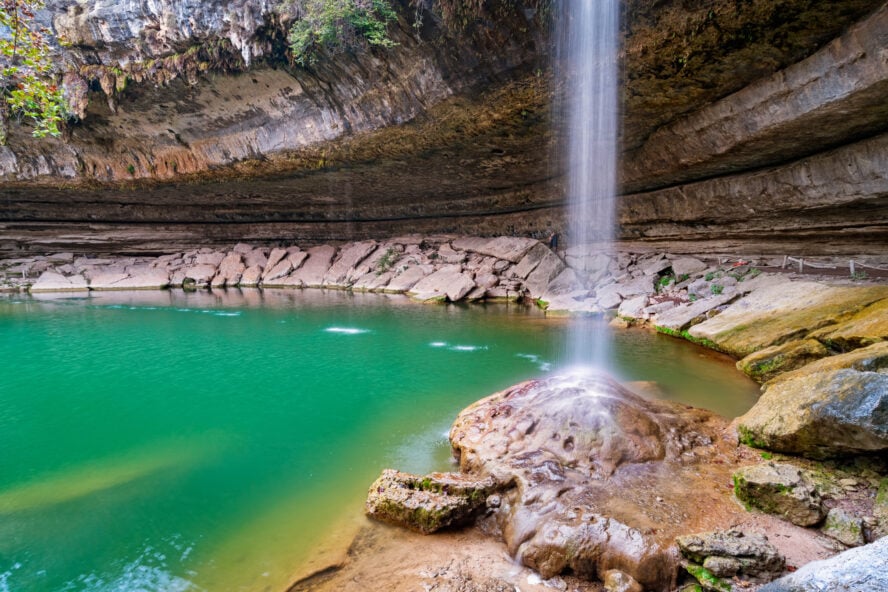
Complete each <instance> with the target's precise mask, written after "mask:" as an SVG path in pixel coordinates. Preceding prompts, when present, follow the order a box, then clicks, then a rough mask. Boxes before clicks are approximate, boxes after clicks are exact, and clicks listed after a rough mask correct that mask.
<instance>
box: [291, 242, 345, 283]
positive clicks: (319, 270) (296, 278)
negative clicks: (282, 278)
mask: <svg viewBox="0 0 888 592" xmlns="http://www.w3.org/2000/svg"><path fill="white" fill-rule="evenodd" d="M335 255H336V247H331V246H330V245H321V246H319V247H312V248H310V249H309V250H308V256H307V258H306V259H305V263H303V264H302V265H301V266H300V267H299V269H297V270H296V271H294V272H293V273H291V274H290V276H289V277H288V281H287V282H286V284H287V285H293V286H302V287H306V288H320V287H321V286H322V285H323V283H324V276H325V275H326V274H327V271H328V270H329V269H330V267H331V265H332V264H333V257H334V256H335Z"/></svg>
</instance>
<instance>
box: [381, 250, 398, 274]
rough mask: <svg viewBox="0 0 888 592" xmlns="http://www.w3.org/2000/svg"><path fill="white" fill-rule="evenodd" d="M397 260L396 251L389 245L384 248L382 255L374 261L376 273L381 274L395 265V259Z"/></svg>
mask: <svg viewBox="0 0 888 592" xmlns="http://www.w3.org/2000/svg"><path fill="white" fill-rule="evenodd" d="M397 260H398V251H396V250H395V249H393V248H391V247H389V248H388V249H386V251H385V253H384V254H383V255H382V257H380V258H379V261H377V262H376V275H382V274H384V273H385V272H387V271H388V270H390V269H391V268H392V267H393V266H394V265H395V261H397Z"/></svg>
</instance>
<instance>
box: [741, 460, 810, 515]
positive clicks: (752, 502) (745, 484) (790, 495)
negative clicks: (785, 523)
mask: <svg viewBox="0 0 888 592" xmlns="http://www.w3.org/2000/svg"><path fill="white" fill-rule="evenodd" d="M734 495H736V496H737V499H739V500H740V501H742V502H743V503H745V504H747V505H749V506H751V507H754V508H757V509H759V510H762V511H763V512H767V513H769V514H776V515H778V516H780V517H782V518H785V519H786V520H789V521H790V522H792V523H793V524H797V525H799V526H813V525H814V524H817V523H818V522H820V521H821V520H823V516H824V514H825V512H824V509H823V500H822V499H821V498H820V494H819V493H818V492H817V489H816V488H815V487H814V485H813V484H812V483H811V482H810V481H809V480H808V479H807V478H806V477H805V475H804V474H803V473H802V471H801V470H800V469H799V468H798V467H796V466H793V465H790V464H785V463H775V462H768V463H762V464H759V465H755V466H751V467H744V468H742V469H740V470H739V471H737V472H736V473H734Z"/></svg>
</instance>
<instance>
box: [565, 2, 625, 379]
mask: <svg viewBox="0 0 888 592" xmlns="http://www.w3.org/2000/svg"><path fill="white" fill-rule="evenodd" d="M619 14H620V6H619V2H618V1H617V0H560V1H559V2H558V3H556V13H555V27H556V30H555V39H556V44H557V47H556V67H555V76H556V82H557V84H558V85H559V90H558V92H557V93H556V94H557V96H560V97H561V98H560V99H559V100H558V101H557V102H556V105H555V118H556V125H560V126H562V129H561V130H560V131H561V132H562V133H561V134H559V135H560V137H561V138H563V140H562V145H561V146H560V150H561V151H562V154H561V155H560V160H561V162H562V163H563V166H566V175H567V176H566V195H565V197H566V201H567V203H568V215H569V220H568V224H567V236H566V237H565V239H566V240H565V244H564V245H563V246H565V247H568V248H569V249H570V250H571V253H572V254H573V255H577V253H582V255H581V256H580V257H578V258H579V259H581V260H583V261H584V265H583V267H584V269H585V270H586V271H589V272H590V273H591V274H592V275H594V273H595V271H596V270H597V269H599V268H600V267H601V266H602V265H606V263H607V261H608V259H606V258H605V257H604V256H606V255H610V254H612V248H613V246H612V242H613V238H614V224H615V221H614V211H615V208H614V202H615V200H616V193H617V189H616V184H617V133H618V130H617V121H618V100H617V82H618V69H617V54H618V48H619V44H618V35H619ZM569 333H570V336H569V339H568V346H567V347H568V362H569V363H571V364H574V365H581V366H594V367H605V366H607V365H608V363H607V361H608V360H607V358H608V352H609V350H610V348H609V344H608V341H609V337H608V332H607V330H606V327H603V326H601V324H600V323H597V324H596V328H593V329H590V328H589V324H588V323H576V322H575V323H572V325H571V329H570V331H569Z"/></svg>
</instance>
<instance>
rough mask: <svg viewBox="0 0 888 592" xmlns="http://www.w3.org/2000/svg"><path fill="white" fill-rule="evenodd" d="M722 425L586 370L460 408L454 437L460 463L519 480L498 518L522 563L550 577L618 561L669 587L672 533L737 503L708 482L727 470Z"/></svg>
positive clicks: (700, 526) (708, 523) (647, 581)
mask: <svg viewBox="0 0 888 592" xmlns="http://www.w3.org/2000/svg"><path fill="white" fill-rule="evenodd" d="M724 425H725V424H724V422H723V420H721V419H720V418H718V417H717V416H715V415H714V414H711V413H709V412H706V411H702V410H698V409H693V408H688V407H686V406H683V405H677V404H674V403H667V402H661V401H651V400H648V399H644V398H642V397H640V396H638V395H635V394H634V393H632V392H630V391H628V390H626V389H625V388H623V387H622V386H620V385H619V384H618V383H616V382H614V381H613V380H611V379H610V378H608V377H606V376H604V375H600V374H594V373H589V374H580V375H574V376H562V377H553V378H549V379H545V380H534V381H529V382H525V383H522V384H519V385H517V386H514V387H512V388H509V389H507V390H505V391H502V392H500V393H497V394H495V395H492V396H490V397H488V398H486V399H483V400H481V401H479V402H477V403H475V404H474V405H472V406H470V407H468V408H467V409H466V410H464V411H463V412H462V413H461V414H460V415H459V417H458V418H457V420H456V422H455V423H454V425H453V427H452V429H451V432H450V439H451V443H452V446H453V449H454V455H455V456H456V458H457V459H458V460H459V463H460V469H461V470H462V472H463V473H466V474H469V475H472V476H475V477H478V478H482V477H488V476H490V477H493V478H494V479H495V480H496V481H497V482H498V483H500V484H510V488H508V489H506V490H505V491H504V492H503V493H502V504H501V506H500V507H499V509H498V510H497V511H496V514H495V520H496V521H497V523H498V524H499V528H500V530H501V532H502V534H503V537H504V539H505V541H506V544H507V547H508V550H509V552H510V553H512V554H513V555H514V556H516V557H519V558H520V560H521V561H522V562H523V563H524V564H525V565H528V566H529V567H532V568H533V569H535V570H537V571H538V572H539V573H540V574H541V576H542V577H544V578H550V577H553V576H555V575H557V574H559V573H561V572H564V571H572V572H573V573H574V574H576V575H579V576H581V577H584V578H589V579H595V578H603V577H604V575H605V574H606V573H607V572H608V571H609V570H611V569H618V570H620V571H622V572H624V573H625V574H627V575H629V576H631V577H632V578H633V579H635V580H636V581H638V582H639V583H640V584H641V585H642V586H643V587H644V589H645V590H653V591H665V590H671V589H672V587H673V586H674V585H675V583H676V579H677V574H678V567H679V561H680V558H679V555H678V550H677V548H676V546H675V543H674V540H675V537H676V536H679V535H682V534H686V533H687V532H694V531H702V530H712V529H714V527H716V519H715V518H714V517H715V516H717V515H718V516H721V517H722V518H723V517H724V516H725V515H726V513H727V514H728V515H730V514H732V513H735V512H737V511H739V509H738V508H737V507H736V505H735V503H733V502H732V501H731V500H730V497H729V496H723V495H719V494H718V493H715V492H712V488H711V483H712V482H713V481H715V482H718V481H726V480H729V479H730V473H729V471H727V470H726V467H725V466H724V464H725V463H724V460H723V459H722V460H719V461H717V462H716V461H715V459H716V458H719V455H720V454H721V452H719V451H720V450H721V449H720V447H719V446H720V444H719V443H720V442H723V438H722V437H721V435H720V434H722V430H723V429H724ZM710 460H712V461H713V462H712V463H710V462H709V461H710ZM701 479H702V481H701ZM704 482H705V483H706V485H704ZM698 486H699V487H698ZM701 496H703V497H705V500H704V499H702V498H701ZM701 505H705V506H707V507H708V508H711V509H712V510H713V511H712V512H711V513H709V512H707V513H705V514H706V515H703V513H700V512H698V511H696V508H698V507H700V506H701Z"/></svg>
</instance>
